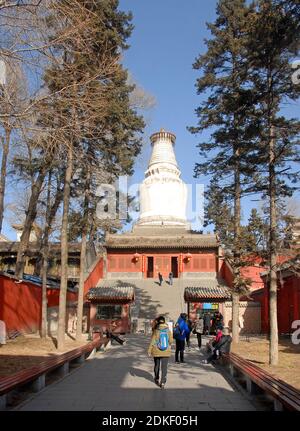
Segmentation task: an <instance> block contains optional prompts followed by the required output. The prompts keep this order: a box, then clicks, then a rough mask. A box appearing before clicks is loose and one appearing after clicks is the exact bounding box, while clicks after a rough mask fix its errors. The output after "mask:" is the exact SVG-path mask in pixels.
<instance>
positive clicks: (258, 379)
mask: <svg viewBox="0 0 300 431" xmlns="http://www.w3.org/2000/svg"><path fill="white" fill-rule="evenodd" d="M221 361H222V362H223V363H224V364H225V365H226V366H227V367H229V371H230V374H231V376H232V377H239V376H242V377H243V378H244V380H245V382H246V387H247V390H248V392H250V393H251V394H253V395H255V394H259V393H265V394H268V395H269V396H270V397H271V398H272V399H273V403H274V410H276V411H282V410H292V411H300V391H298V390H297V389H296V388H294V387H293V386H291V385H289V384H288V383H286V382H284V381H282V380H279V379H277V378H276V377H274V376H272V375H271V374H269V373H268V372H267V371H265V370H263V369H262V368H260V367H258V366H256V365H254V364H252V363H251V362H250V361H249V360H246V359H243V358H241V357H240V356H239V355H237V354H235V353H227V354H223V355H222V359H221Z"/></svg>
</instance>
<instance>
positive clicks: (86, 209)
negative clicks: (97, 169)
mask: <svg viewBox="0 0 300 431" xmlns="http://www.w3.org/2000/svg"><path fill="white" fill-rule="evenodd" d="M90 178H91V175H90V170H89V167H87V173H86V181H85V190H84V205H83V226H82V236H81V251H80V278H79V290H78V302H77V304H78V305H77V327H76V339H77V340H79V341H80V340H81V336H82V317H83V299H84V298H83V296H84V279H85V265H86V243H87V231H88V219H89V192H90Z"/></svg>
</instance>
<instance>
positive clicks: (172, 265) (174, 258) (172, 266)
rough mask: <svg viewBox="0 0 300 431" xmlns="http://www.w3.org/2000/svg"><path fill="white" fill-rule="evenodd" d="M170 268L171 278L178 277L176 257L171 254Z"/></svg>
mask: <svg viewBox="0 0 300 431" xmlns="http://www.w3.org/2000/svg"><path fill="white" fill-rule="evenodd" d="M171 268H172V273H173V278H178V257H177V256H172V260H171Z"/></svg>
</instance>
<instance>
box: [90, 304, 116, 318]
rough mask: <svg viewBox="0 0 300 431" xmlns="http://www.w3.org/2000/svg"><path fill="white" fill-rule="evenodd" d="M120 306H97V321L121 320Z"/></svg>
mask: <svg viewBox="0 0 300 431" xmlns="http://www.w3.org/2000/svg"><path fill="white" fill-rule="evenodd" d="M121 316H122V305H97V313H96V319H97V320H110V319H121Z"/></svg>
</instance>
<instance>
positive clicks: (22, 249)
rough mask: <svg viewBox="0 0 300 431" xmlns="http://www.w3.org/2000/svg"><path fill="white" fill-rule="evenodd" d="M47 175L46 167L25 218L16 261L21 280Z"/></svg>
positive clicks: (33, 193) (41, 171)
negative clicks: (39, 199)
mask: <svg viewBox="0 0 300 431" xmlns="http://www.w3.org/2000/svg"><path fill="white" fill-rule="evenodd" d="M45 175H46V167H45V166H44V167H43V168H42V169H41V170H40V172H39V174H38V177H37V179H36V181H35V183H34V184H33V186H32V189H31V196H30V200H29V204H28V209H27V211H26V218H25V222H24V226H23V232H22V235H21V239H20V244H19V248H18V254H17V261H16V271H15V275H16V277H18V278H19V279H21V278H22V277H23V272H24V257H25V253H26V250H27V248H28V244H29V237H30V232H31V229H32V224H33V222H34V220H35V218H36V211H37V204H38V198H39V196H40V193H41V190H42V186H43V182H44V179H45Z"/></svg>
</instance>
